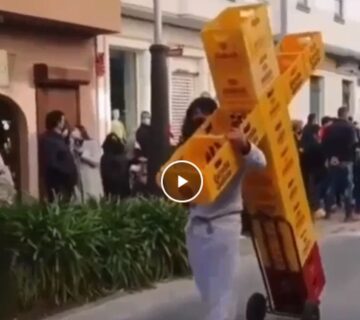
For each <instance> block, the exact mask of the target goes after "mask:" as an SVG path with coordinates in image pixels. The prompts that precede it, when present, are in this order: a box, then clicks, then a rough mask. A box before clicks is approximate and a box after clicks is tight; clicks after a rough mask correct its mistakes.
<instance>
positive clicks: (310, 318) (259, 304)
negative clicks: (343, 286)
mask: <svg viewBox="0 0 360 320" xmlns="http://www.w3.org/2000/svg"><path fill="white" fill-rule="evenodd" d="M249 222H250V234H251V239H252V243H253V247H254V250H255V254H256V258H257V261H258V264H259V267H260V271H261V276H262V280H263V283H264V286H265V291H266V296H265V295H263V294H262V293H254V294H253V295H252V296H251V297H250V298H249V299H248V301H247V306H246V320H264V319H265V318H266V315H267V314H270V315H276V316H281V317H284V318H292V319H300V320H320V307H319V304H320V301H319V295H320V293H321V291H322V289H323V287H324V285H325V277H324V274H323V270H322V266H321V259H320V254H319V250H318V247H317V244H315V246H314V247H315V250H314V251H313V252H314V255H313V256H312V257H311V258H312V259H311V262H310V264H311V265H310V266H305V265H304V266H301V263H300V257H299V253H298V250H297V249H296V248H297V247H296V240H295V235H294V231H293V229H292V226H291V224H290V223H289V222H288V221H286V220H285V219H284V218H282V217H270V216H268V215H265V214H249ZM269 225H272V227H273V230H275V235H276V236H275V238H276V240H277V241H278V243H279V248H280V252H281V255H282V259H283V261H284V262H285V268H282V270H279V268H277V267H276V263H275V259H276V257H274V254H273V252H272V249H271V246H270V242H269V241H274V237H272V239H270V238H269V237H268V233H267V232H266V228H268V227H269ZM281 228H287V231H288V232H289V234H291V237H290V238H291V239H292V243H291V244H289V243H285V239H284V236H283V233H282V232H281V230H284V229H281ZM259 236H260V237H262V247H261V248H260V246H259V239H258V238H257V237H259ZM285 245H292V248H293V250H294V251H295V252H296V260H297V267H298V271H297V272H296V271H295V272H294V270H292V269H291V267H290V263H289V258H288V257H287V254H286V250H285ZM262 254H263V255H264V254H267V260H268V263H267V264H268V265H267V266H265V264H264V263H263V260H264V259H263V257H262ZM310 255H311V254H310ZM310 255H309V256H310ZM309 261H310V260H309ZM305 264H306V263H305ZM307 270H311V272H312V274H311V277H310V278H311V281H309V279H310V278H309V277H308V276H307V274H308V273H307ZM305 273H307V274H305ZM306 282H309V283H310V284H311V285H310V286H309V285H308V284H307V283H306ZM311 286H313V287H316V291H315V290H314V292H315V293H314V292H310V291H312V289H311V288H312V287H311ZM309 288H310V289H309Z"/></svg>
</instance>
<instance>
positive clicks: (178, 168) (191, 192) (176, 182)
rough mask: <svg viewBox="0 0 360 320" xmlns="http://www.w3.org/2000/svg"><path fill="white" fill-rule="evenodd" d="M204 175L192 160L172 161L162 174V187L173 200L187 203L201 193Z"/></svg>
mask: <svg viewBox="0 0 360 320" xmlns="http://www.w3.org/2000/svg"><path fill="white" fill-rule="evenodd" d="M202 187H203V176H202V174H201V171H200V169H199V168H198V167H197V166H196V165H194V164H193V163H192V162H189V161H185V160H180V161H174V162H172V163H170V164H169V165H168V166H167V167H166V168H165V169H164V170H163V172H162V174H161V188H162V190H163V192H164V194H165V195H166V196H167V197H168V198H169V199H170V200H172V201H175V202H178V203H187V202H191V201H193V200H195V199H196V198H197V197H198V196H199V194H200V193H201V190H202Z"/></svg>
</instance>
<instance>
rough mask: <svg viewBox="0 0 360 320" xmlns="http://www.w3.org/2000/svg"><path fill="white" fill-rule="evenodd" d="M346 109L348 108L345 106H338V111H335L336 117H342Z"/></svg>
mask: <svg viewBox="0 0 360 320" xmlns="http://www.w3.org/2000/svg"><path fill="white" fill-rule="evenodd" d="M348 111H349V109H348V108H347V107H340V108H339V109H338V112H337V114H338V117H339V118H343V117H344V116H346V114H347V113H348Z"/></svg>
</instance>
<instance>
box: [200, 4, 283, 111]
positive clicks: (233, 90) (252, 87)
mask: <svg viewBox="0 0 360 320" xmlns="http://www.w3.org/2000/svg"><path fill="white" fill-rule="evenodd" d="M202 39H203V43H204V46H205V51H206V53H207V58H208V62H209V66H210V70H211V72H212V76H213V80H214V84H215V88H216V92H217V96H218V99H219V101H220V104H221V107H222V108H225V109H229V110H236V111H241V112H248V111H250V110H252V109H253V108H254V107H255V103H256V102H257V101H258V100H259V98H260V97H261V96H262V94H263V93H264V91H265V90H266V89H267V88H268V87H269V86H270V85H271V83H272V82H273V80H274V79H276V78H277V77H278V75H279V68H278V64H277V60H276V52H275V50H274V45H273V41H272V35H271V32H270V23H269V19H268V15H267V10H266V7H264V6H263V5H252V6H243V7H232V8H228V9H227V10H225V11H223V12H222V13H221V14H220V15H219V16H218V17H217V18H216V19H215V20H213V21H211V22H210V23H208V24H207V25H206V26H205V28H204V29H203V31H202Z"/></svg>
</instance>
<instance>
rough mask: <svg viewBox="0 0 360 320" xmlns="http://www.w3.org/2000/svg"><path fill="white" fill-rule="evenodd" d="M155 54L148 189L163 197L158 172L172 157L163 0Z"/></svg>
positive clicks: (156, 3) (158, 0) (156, 4)
mask: <svg viewBox="0 0 360 320" xmlns="http://www.w3.org/2000/svg"><path fill="white" fill-rule="evenodd" d="M150 53H151V141H152V144H151V151H150V155H149V165H148V186H149V190H150V191H151V193H153V194H159V191H160V190H159V188H158V187H157V184H156V180H155V177H156V173H157V172H158V170H159V169H160V167H161V165H162V164H163V163H164V162H165V161H166V160H167V158H168V157H169V150H170V139H169V79H168V67H167V54H168V47H167V46H165V45H164V44H163V43H162V10H161V0H154V44H153V45H152V46H151V47H150Z"/></svg>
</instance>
